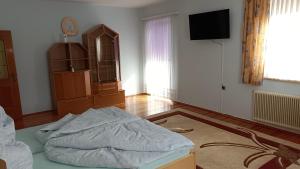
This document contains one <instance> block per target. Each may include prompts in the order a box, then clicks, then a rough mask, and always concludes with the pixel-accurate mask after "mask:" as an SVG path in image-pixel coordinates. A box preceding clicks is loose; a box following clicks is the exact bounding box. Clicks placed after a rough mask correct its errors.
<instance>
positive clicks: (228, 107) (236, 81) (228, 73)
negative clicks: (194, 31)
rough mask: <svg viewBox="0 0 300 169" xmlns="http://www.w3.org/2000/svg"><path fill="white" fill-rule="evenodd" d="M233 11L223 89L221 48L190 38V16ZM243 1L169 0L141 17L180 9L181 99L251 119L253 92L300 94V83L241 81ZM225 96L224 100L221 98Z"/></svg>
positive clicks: (225, 59) (179, 77) (155, 6)
mask: <svg viewBox="0 0 300 169" xmlns="http://www.w3.org/2000/svg"><path fill="white" fill-rule="evenodd" d="M227 8H229V9H230V11H231V38H230V39H227V40H224V73H223V76H224V84H225V85H226V87H227V89H226V91H222V90H221V53H222V50H221V49H222V48H221V47H220V46H219V45H217V44H215V43H213V42H212V41H209V40H206V41H191V40H189V23H188V15H189V14H194V13H200V12H207V11H212V10H219V9H227ZM243 10H244V9H243V0H226V1H224V0H184V1H182V0H169V1H167V2H164V3H161V4H158V5H153V6H150V7H146V8H144V9H141V10H140V16H141V18H142V17H148V16H153V15H157V14H163V13H169V12H173V11H177V12H179V15H178V16H176V18H177V19H178V23H179V25H178V30H179V32H178V36H179V42H178V43H179V45H178V50H179V56H178V62H179V63H178V67H179V68H178V79H179V84H178V85H179V98H178V101H181V102H185V103H188V104H192V105H195V106H198V107H202V108H206V109H209V110H213V111H218V112H222V113H225V114H229V115H233V116H236V117H240V118H244V119H251V112H252V91H253V90H254V89H261V90H267V91H276V92H281V93H287V94H293V95H300V84H295V83H285V82H278V81H269V80H266V81H265V82H264V85H263V86H261V87H253V86H249V85H245V84H242V83H241V63H242V57H241V30H242V21H243ZM221 98H222V99H221Z"/></svg>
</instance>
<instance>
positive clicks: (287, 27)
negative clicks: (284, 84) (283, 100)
mask: <svg viewBox="0 0 300 169" xmlns="http://www.w3.org/2000/svg"><path fill="white" fill-rule="evenodd" d="M299 21H300V0H271V6H270V20H269V28H268V33H267V35H266V36H267V37H266V40H267V42H266V54H265V74H264V77H265V78H271V79H279V80H290V81H300V42H299V40H300V22H299Z"/></svg>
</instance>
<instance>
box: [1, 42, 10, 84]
mask: <svg viewBox="0 0 300 169" xmlns="http://www.w3.org/2000/svg"><path fill="white" fill-rule="evenodd" d="M7 78H8V68H7V61H6V54H5V48H4V42H3V40H0V79H7Z"/></svg>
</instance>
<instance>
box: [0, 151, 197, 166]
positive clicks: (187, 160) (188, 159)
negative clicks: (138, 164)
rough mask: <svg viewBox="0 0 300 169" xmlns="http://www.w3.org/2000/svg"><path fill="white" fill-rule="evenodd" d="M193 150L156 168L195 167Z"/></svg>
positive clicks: (1, 163)
mask: <svg viewBox="0 0 300 169" xmlns="http://www.w3.org/2000/svg"><path fill="white" fill-rule="evenodd" d="M195 157H196V155H195V152H192V151H191V152H190V153H189V154H188V155H186V156H185V157H182V158H180V159H177V160H175V161H173V162H171V163H169V164H166V165H164V166H161V167H159V168H158V169H196V158H195ZM0 169H7V168H6V164H5V161H4V160H1V159H0Z"/></svg>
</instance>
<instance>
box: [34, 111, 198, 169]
mask: <svg viewBox="0 0 300 169" xmlns="http://www.w3.org/2000/svg"><path fill="white" fill-rule="evenodd" d="M38 136H39V137H40V139H39V140H41V141H43V140H44V141H45V142H46V144H45V153H46V155H47V157H48V159H50V160H52V161H56V162H59V163H64V164H69V165H75V166H83V167H108V168H139V167H140V166H142V165H144V164H146V163H149V162H152V161H154V160H157V159H159V158H161V157H162V156H164V155H166V154H168V153H170V152H172V151H176V150H178V149H183V148H192V147H193V143H192V142H191V141H190V140H188V139H187V138H185V137H183V136H181V135H179V134H177V133H173V132H171V131H169V130H167V129H165V128H162V127H160V126H157V125H155V124H153V123H150V122H149V121H147V120H144V119H141V118H139V117H135V116H132V115H130V114H128V113H126V112H124V111H122V110H120V109H118V108H114V107H111V108H105V109H98V110H95V109H90V110H88V111H87V112H85V113H83V114H82V115H79V116H77V117H75V116H72V115H68V116H67V117H65V118H64V119H63V120H62V121H58V122H57V123H54V124H52V125H50V126H47V127H46V128H43V129H41V130H40V131H39V132H38ZM43 136H44V137H46V139H41V137H43Z"/></svg>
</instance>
